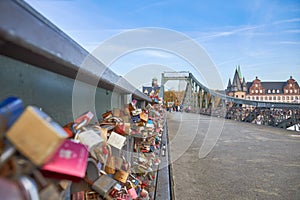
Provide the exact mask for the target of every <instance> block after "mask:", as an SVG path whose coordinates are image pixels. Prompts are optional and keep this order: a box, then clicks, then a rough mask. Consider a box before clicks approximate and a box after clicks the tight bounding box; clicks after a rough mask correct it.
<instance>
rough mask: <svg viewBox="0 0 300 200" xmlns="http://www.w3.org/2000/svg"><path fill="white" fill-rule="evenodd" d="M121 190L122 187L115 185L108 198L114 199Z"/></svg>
mask: <svg viewBox="0 0 300 200" xmlns="http://www.w3.org/2000/svg"><path fill="white" fill-rule="evenodd" d="M121 188H122V186H121V185H120V184H119V183H116V185H115V186H114V187H113V189H112V190H111V191H110V192H109V196H110V197H112V198H115V197H116V196H117V194H118V193H119V192H120V190H121Z"/></svg>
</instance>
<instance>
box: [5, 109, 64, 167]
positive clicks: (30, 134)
mask: <svg viewBox="0 0 300 200" xmlns="http://www.w3.org/2000/svg"><path fill="white" fill-rule="evenodd" d="M6 136H7V138H8V139H9V140H10V141H11V143H12V144H13V145H14V146H15V147H16V148H17V149H18V150H19V151H20V152H21V153H22V154H23V155H25V156H26V157H27V158H29V159H30V160H31V161H32V162H33V163H34V164H36V165H37V166H40V165H42V164H44V163H45V162H46V161H47V160H49V158H51V157H52V156H53V154H54V153H55V152H56V150H57V148H58V147H59V146H60V145H61V144H62V142H63V141H64V140H65V138H66V137H68V135H67V133H66V132H65V131H64V130H63V128H62V127H60V126H59V125H58V124H57V123H56V122H54V121H53V120H52V119H51V118H50V117H49V116H48V115H47V114H45V113H44V112H42V111H40V110H39V109H38V108H36V107H33V106H28V107H27V108H26V109H25V111H24V112H23V113H22V115H21V116H20V117H19V118H18V119H17V121H16V122H15V123H14V124H13V126H12V127H11V128H10V129H9V130H8V131H7V134H6Z"/></svg>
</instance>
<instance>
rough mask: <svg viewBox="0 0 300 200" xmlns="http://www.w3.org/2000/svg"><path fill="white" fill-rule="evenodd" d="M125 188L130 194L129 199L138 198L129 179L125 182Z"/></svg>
mask: <svg viewBox="0 0 300 200" xmlns="http://www.w3.org/2000/svg"><path fill="white" fill-rule="evenodd" d="M126 189H127V192H128V194H129V195H130V197H131V199H136V198H138V195H137V193H136V190H135V188H134V186H133V184H132V182H131V181H127V182H126Z"/></svg>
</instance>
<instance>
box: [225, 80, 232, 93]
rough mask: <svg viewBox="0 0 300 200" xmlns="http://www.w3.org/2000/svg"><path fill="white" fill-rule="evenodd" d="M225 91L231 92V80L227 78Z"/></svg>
mask: <svg viewBox="0 0 300 200" xmlns="http://www.w3.org/2000/svg"><path fill="white" fill-rule="evenodd" d="M226 91H227V92H231V80H230V78H229V80H228V84H227V89H226Z"/></svg>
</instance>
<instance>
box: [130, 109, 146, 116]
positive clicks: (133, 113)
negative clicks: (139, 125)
mask: <svg viewBox="0 0 300 200" xmlns="http://www.w3.org/2000/svg"><path fill="white" fill-rule="evenodd" d="M142 112H143V111H142V109H135V110H132V111H131V115H132V116H137V115H140V114H141V113H142Z"/></svg>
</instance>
